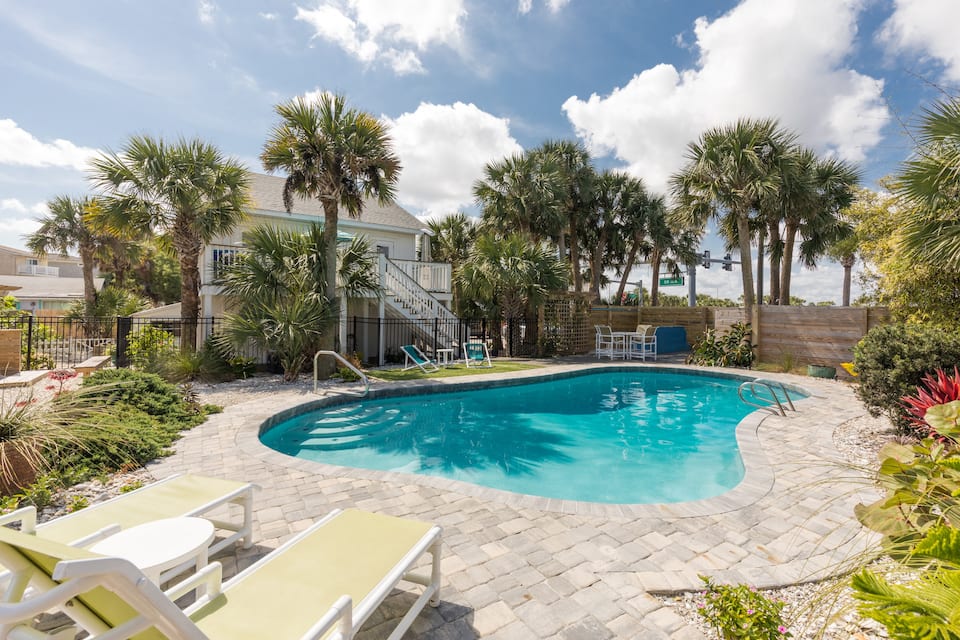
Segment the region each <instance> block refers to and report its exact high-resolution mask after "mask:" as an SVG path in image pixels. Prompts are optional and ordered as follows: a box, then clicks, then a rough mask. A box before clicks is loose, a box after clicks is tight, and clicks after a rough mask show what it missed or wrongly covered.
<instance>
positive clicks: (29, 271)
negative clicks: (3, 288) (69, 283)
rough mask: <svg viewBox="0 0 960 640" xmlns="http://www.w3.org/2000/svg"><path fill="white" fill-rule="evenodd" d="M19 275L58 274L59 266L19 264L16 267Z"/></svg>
mask: <svg viewBox="0 0 960 640" xmlns="http://www.w3.org/2000/svg"><path fill="white" fill-rule="evenodd" d="M17 273H18V274H19V275H21V276H54V277H59V276H60V267H45V266H43V265H39V264H21V265H20V266H19V267H17Z"/></svg>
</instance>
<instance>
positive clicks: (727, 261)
mask: <svg viewBox="0 0 960 640" xmlns="http://www.w3.org/2000/svg"><path fill="white" fill-rule="evenodd" d="M723 270H724V271H733V260H732V259H731V258H730V254H729V253H728V254H727V255H725V256H723Z"/></svg>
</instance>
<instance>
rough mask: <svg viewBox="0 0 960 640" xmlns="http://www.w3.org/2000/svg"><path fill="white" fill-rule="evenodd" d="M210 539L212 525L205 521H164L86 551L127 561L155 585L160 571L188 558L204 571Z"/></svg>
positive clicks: (131, 530) (118, 535) (128, 531)
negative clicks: (193, 560)
mask: <svg viewBox="0 0 960 640" xmlns="http://www.w3.org/2000/svg"><path fill="white" fill-rule="evenodd" d="M213 536H214V529H213V523H211V522H210V521H209V520H205V519H203V518H165V519H163V520H154V521H153V522H147V523H144V524H141V525H137V526H135V527H130V528H129V529H123V530H121V531H120V532H119V533H115V534H114V535H112V536H109V537H107V538H104V539H103V540H101V541H100V542H98V543H96V544H95V545H93V546H91V547H90V551H93V552H94V553H99V554H101V555H105V556H113V557H117V558H123V559H125V560H129V561H130V562H132V563H133V564H134V565H136V566H137V568H139V569H140V570H141V571H143V574H144V575H145V576H146V577H147V578H148V579H149V580H150V581H151V582H153V583H154V584H156V585H159V584H160V575H161V574H162V573H163V572H164V571H166V570H168V569H173V568H174V567H177V566H179V565H181V564H183V563H185V562H186V561H188V560H190V559H191V558H193V559H195V562H196V568H197V569H198V570H199V569H202V568H203V567H205V566H206V564H207V550H208V549H209V548H210V543H211V542H212V541H213Z"/></svg>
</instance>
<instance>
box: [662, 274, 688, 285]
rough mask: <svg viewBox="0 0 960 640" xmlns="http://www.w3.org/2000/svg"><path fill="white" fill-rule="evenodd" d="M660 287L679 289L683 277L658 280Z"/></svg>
mask: <svg viewBox="0 0 960 640" xmlns="http://www.w3.org/2000/svg"><path fill="white" fill-rule="evenodd" d="M660 286H661V287H680V286H683V276H677V277H676V278H660Z"/></svg>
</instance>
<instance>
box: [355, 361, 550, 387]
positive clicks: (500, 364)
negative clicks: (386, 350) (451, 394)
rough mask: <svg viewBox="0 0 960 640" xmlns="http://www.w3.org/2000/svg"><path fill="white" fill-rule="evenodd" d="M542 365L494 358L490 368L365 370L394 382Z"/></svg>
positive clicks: (457, 366)
mask: <svg viewBox="0 0 960 640" xmlns="http://www.w3.org/2000/svg"><path fill="white" fill-rule="evenodd" d="M540 368H542V365H538V364H529V363H526V362H516V361H514V360H495V361H494V362H493V367H492V368H489V369H488V368H485V367H470V368H469V369H468V368H467V367H466V366H464V365H462V364H455V365H452V366H450V367H440V370H439V371H434V372H433V373H424V372H422V371H420V369H410V370H408V371H401V370H400V369H373V370H371V371H368V372H367V375H369V376H370V377H371V378H378V379H380V380H389V381H391V382H395V381H398V380H423V379H425V378H452V377H455V376H472V375H476V374H478V373H511V372H513V371H526V370H527V369H540Z"/></svg>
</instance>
